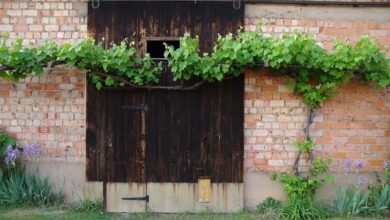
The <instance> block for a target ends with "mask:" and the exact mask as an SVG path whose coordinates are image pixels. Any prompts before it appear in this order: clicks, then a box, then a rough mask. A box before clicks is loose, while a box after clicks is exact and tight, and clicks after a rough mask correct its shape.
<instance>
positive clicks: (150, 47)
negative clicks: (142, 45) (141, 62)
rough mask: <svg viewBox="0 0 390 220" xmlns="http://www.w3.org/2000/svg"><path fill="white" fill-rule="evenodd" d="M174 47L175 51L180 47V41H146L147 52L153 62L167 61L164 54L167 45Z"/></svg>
mask: <svg viewBox="0 0 390 220" xmlns="http://www.w3.org/2000/svg"><path fill="white" fill-rule="evenodd" d="M164 44H167V45H168V46H173V47H174V48H175V49H177V48H179V47H180V41H179V40H176V39H174V40H172V39H169V40H167V39H158V40H147V41H146V52H147V53H148V54H149V55H150V57H151V58H152V59H153V60H165V57H164V52H165V45H164Z"/></svg>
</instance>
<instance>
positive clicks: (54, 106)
mask: <svg viewBox="0 0 390 220" xmlns="http://www.w3.org/2000/svg"><path fill="white" fill-rule="evenodd" d="M85 103H86V100H85V74H84V73H82V72H80V71H77V70H71V69H55V70H53V71H52V73H50V74H46V75H44V76H39V77H30V78H27V79H24V80H21V81H19V82H18V83H9V82H3V81H0V127H5V128H6V131H7V132H8V133H9V134H11V135H12V136H14V137H15V138H16V139H17V140H18V141H19V144H20V146H24V145H26V144H30V143H37V144H39V145H40V146H41V147H43V148H44V154H43V155H42V157H41V159H54V160H63V161H82V160H84V155H85V118H86V115H85V114H86V113H85Z"/></svg>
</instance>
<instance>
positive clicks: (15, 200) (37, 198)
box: [0, 165, 63, 206]
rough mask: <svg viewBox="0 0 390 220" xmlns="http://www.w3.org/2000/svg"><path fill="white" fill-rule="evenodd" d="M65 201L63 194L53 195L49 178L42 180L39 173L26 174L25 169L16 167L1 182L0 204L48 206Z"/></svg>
mask: <svg viewBox="0 0 390 220" xmlns="http://www.w3.org/2000/svg"><path fill="white" fill-rule="evenodd" d="M61 201H63V196H62V194H61V193H59V194H57V195H53V194H52V193H51V187H50V185H49V181H48V179H47V178H44V179H41V178H40V177H39V176H38V175H37V172H35V173H29V172H26V169H25V167H23V166H20V165H16V166H14V167H13V168H12V169H9V172H8V175H7V176H5V177H4V178H3V179H2V180H1V182H0V204H2V205H7V206H14V205H34V206H35V205H48V204H54V203H55V204H58V203H60V202H61Z"/></svg>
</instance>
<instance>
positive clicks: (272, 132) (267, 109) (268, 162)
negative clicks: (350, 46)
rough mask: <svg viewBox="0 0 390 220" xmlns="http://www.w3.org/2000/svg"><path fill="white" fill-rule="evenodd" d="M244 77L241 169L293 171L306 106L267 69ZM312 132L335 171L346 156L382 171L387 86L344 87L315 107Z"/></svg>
mask: <svg viewBox="0 0 390 220" xmlns="http://www.w3.org/2000/svg"><path fill="white" fill-rule="evenodd" d="M245 76H246V78H245V119H244V121H245V124H244V128H245V169H246V170H250V171H257V172H273V171H291V170H290V169H291V166H292V165H293V164H294V160H295V158H296V156H297V150H296V148H295V147H294V146H292V145H291V142H292V141H293V140H298V141H302V140H303V128H304V126H305V123H306V119H307V111H308V109H307V106H306V105H305V104H304V103H303V102H302V99H301V98H300V97H299V96H295V95H294V94H292V92H291V91H290V89H289V88H288V87H287V86H286V85H287V80H286V79H285V78H283V77H273V76H272V74H271V73H270V72H269V71H261V72H251V71H247V73H246V75H245ZM311 136H312V137H313V139H314V141H315V142H316V143H317V144H318V149H317V150H316V154H317V155H321V156H323V157H327V156H331V157H333V158H334V159H335V167H334V170H339V171H340V169H341V168H342V162H343V159H345V158H348V159H352V160H361V161H363V163H364V165H365V169H364V170H365V171H381V170H383V162H384V159H388V158H390V89H376V88H375V87H373V86H369V85H367V84H365V83H362V82H359V81H353V82H352V83H350V84H348V85H346V86H342V87H341V88H340V89H339V94H338V95H337V96H336V97H334V98H332V99H330V100H328V101H326V102H325V103H324V104H323V106H322V107H321V108H320V109H319V110H318V113H317V114H316V117H315V118H314V123H313V125H312V129H311ZM302 162H304V161H302ZM303 164H304V163H303Z"/></svg>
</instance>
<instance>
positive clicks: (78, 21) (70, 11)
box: [0, 0, 87, 43]
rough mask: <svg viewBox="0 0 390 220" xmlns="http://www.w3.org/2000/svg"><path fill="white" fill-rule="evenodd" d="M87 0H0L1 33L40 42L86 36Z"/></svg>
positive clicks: (25, 40)
mask: <svg viewBox="0 0 390 220" xmlns="http://www.w3.org/2000/svg"><path fill="white" fill-rule="evenodd" d="M86 1H87V0H65V1H63V0H12V1H10V0H4V1H0V33H4V32H8V33H9V36H10V38H11V39H15V38H22V39H24V42H25V43H27V42H33V43H39V42H42V41H44V40H46V39H52V40H56V41H58V42H60V43H61V42H64V41H75V40H78V39H82V38H85V37H86V36H87V4H86V3H85V2H86Z"/></svg>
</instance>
